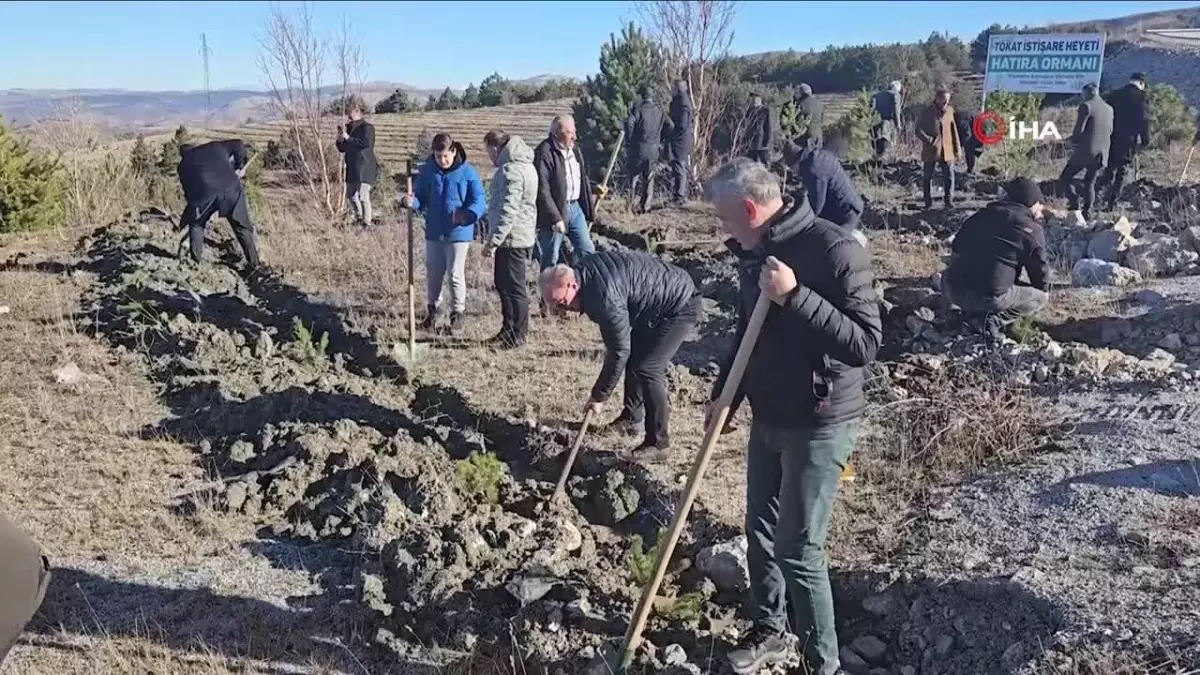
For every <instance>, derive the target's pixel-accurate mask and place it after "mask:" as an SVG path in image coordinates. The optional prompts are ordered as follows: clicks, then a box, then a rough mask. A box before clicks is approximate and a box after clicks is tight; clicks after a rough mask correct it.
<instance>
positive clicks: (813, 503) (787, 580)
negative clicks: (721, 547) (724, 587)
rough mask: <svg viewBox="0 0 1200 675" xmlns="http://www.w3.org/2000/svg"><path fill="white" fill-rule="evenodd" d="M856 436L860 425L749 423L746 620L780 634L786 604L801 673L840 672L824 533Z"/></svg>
mask: <svg viewBox="0 0 1200 675" xmlns="http://www.w3.org/2000/svg"><path fill="white" fill-rule="evenodd" d="M857 432H858V423H857V421H850V422H843V423H841V424H834V425H830V426H822V427H816V428H812V429H781V428H775V427H769V426H767V425H765V424H762V423H761V422H759V421H757V420H755V421H754V422H752V423H751V425H750V447H749V449H748V451H747V453H746V535H747V537H748V538H749V544H750V545H749V550H748V551H747V556H746V557H747V562H748V563H749V567H750V594H751V596H752V598H753V602H752V604H751V606H750V615H751V618H753V619H754V621H755V622H756V623H758V624H759V625H761V626H763V627H764V628H769V629H771V630H772V631H773V632H776V633H783V632H784V631H785V630H786V629H787V625H788V615H787V606H788V604H789V602H788V601H789V600H790V604H791V607H792V617H791V624H792V632H794V633H795V634H796V635H797V636H799V638H800V644H801V651H802V653H803V655H804V660H805V661H806V662H807V664H808V668H809V669H808V670H807V671H805V672H809V673H812V674H813V675H833V674H834V672H835V671H836V670H837V668H838V641H837V633H836V631H835V627H834V623H833V595H832V593H831V592H830V588H829V568H828V561H827V560H826V558H825V533H826V530H827V528H828V527H829V516H830V514H831V513H832V512H833V500H834V497H835V496H836V495H837V491H838V485H839V481H840V476H841V472H842V469H844V468H845V467H846V463H847V462H848V461H849V459H850V453H851V452H852V451H853V449H854V441H855V438H856V437H857ZM789 596H790V597H789Z"/></svg>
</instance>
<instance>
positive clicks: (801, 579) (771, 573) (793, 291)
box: [706, 159, 883, 675]
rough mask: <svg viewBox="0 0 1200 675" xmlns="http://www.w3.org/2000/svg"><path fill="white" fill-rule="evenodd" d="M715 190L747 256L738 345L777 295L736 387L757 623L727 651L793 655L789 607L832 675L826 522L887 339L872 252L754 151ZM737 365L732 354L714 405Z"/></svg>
mask: <svg viewBox="0 0 1200 675" xmlns="http://www.w3.org/2000/svg"><path fill="white" fill-rule="evenodd" d="M706 192H707V194H706V197H707V199H708V201H710V202H712V203H713V205H714V206H715V207H716V211H717V215H718V216H719V217H720V219H721V222H722V224H723V226H724V228H725V231H726V232H728V233H729V234H730V235H732V237H733V238H732V240H731V241H730V242H728V246H729V248H730V249H731V250H732V251H733V252H734V254H735V255H737V257H738V260H739V262H738V276H739V286H740V302H739V311H738V336H737V339H736V340H734V341H733V344H734V345H737V344H739V343H740V342H741V338H742V333H743V332H745V330H746V325H747V323H748V321H749V317H750V314H751V310H752V308H753V307H754V305H755V303H756V302H757V301H758V295H759V293H766V294H767V296H768V297H769V298H770V299H771V301H772V306H771V309H770V312H769V313H768V314H767V318H766V320H765V322H764V323H763V326H762V332H761V333H760V334H759V337H758V341H757V343H756V344H755V347H754V351H753V352H752V353H751V355H750V360H749V362H748V363H747V365H746V371H745V374H744V376H743V378H742V381H741V387H740V389H741V392H742V393H744V394H745V395H746V398H747V399H748V401H749V402H750V409H751V412H752V413H753V422H752V423H751V427H750V445H749V449H748V450H747V460H746V499H747V504H746V534H747V537H748V539H749V551H748V554H747V561H748V563H749V566H750V590H751V596H752V602H753V604H752V606H751V607H750V612H749V614H750V616H751V617H752V618H753V619H754V622H755V627H754V629H753V630H752V631H750V632H749V633H748V634H747V635H746V636H745V637H744V638H743V639H742V640H741V642H739V643H738V646H737V648H736V649H735V650H734V651H732V652H730V654H729V661H730V665H731V666H732V667H733V671H734V672H735V673H739V675H748V674H750V673H757V672H759V669H761V668H765V667H767V666H768V665H770V664H773V663H778V662H780V661H782V660H784V659H786V658H787V657H788V652H789V650H790V647H789V643H788V641H787V640H786V639H785V633H786V631H787V629H788V623H789V617H788V615H787V613H786V608H787V607H789V606H790V607H791V608H792V610H793V616H792V617H790V619H791V630H792V631H793V632H794V633H795V634H796V635H798V636H799V637H800V643H801V644H802V645H803V652H804V654H803V656H804V660H805V661H806V662H807V666H808V669H807V670H805V671H804V672H808V673H813V674H814V675H835V673H840V672H841V671H840V670H839V665H840V664H839V661H838V639H837V634H836V632H835V630H834V621H833V597H832V595H831V593H830V589H829V570H828V566H827V561H826V559H825V532H826V528H827V527H828V525H829V515H830V512H831V511H832V508H833V499H834V496H835V495H836V494H837V489H838V482H839V474H840V473H841V471H842V469H844V468H845V467H846V465H847V462H848V461H849V458H850V453H851V451H852V450H853V449H854V440H855V437H856V433H857V420H858V418H859V417H860V416H861V415H862V412H863V408H864V407H865V405H866V401H865V399H864V397H863V390H862V384H863V369H864V368H865V367H866V366H867V365H868V364H870V363H871V362H872V361H874V360H875V354H876V352H877V351H878V350H879V345H880V343H881V342H882V341H883V329H882V325H881V323H880V319H879V304H878V301H877V300H876V297H875V293H874V291H873V290H872V275H871V260H870V256H869V255H868V253H867V250H866V249H864V248H863V247H862V246H861V245H859V244H858V242H856V241H855V240H854V238H853V236H852V235H851V234H850V233H849V232H847V231H846V230H845V229H844V228H842V227H839V226H837V225H835V224H833V223H831V222H829V221H827V220H824V219H822V218H818V217H817V216H815V215H814V214H813V211H812V208H811V207H810V206H809V205H808V201H807V199H804V198H802V197H798V198H795V199H791V198H789V199H787V200H785V199H784V197H783V195H782V194H781V192H780V188H779V180H778V179H777V178H776V177H775V176H774V175H773V174H772V173H771V172H770V170H768V169H767V167H765V166H763V165H762V164H759V163H757V162H754V161H752V160H749V159H736V160H733V161H732V162H730V163H728V164H726V165H725V166H723V167H721V169H720V170H718V171H717V173H716V174H715V175H714V176H713V178H712V179H711V180H710V182H709V183H708V185H707V187H706ZM732 363H733V353H732V352H731V353H730V354H729V356H728V358H727V359H726V360H725V362H724V364H723V367H722V369H721V375H720V377H719V378H718V380H717V382H716V386H715V387H714V389H713V400H714V401H715V400H716V399H717V397H718V395H719V394H720V392H721V389H722V387H723V386H724V381H725V378H726V376H727V375H728V373H729V370H730V367H731V366H732ZM714 408H715V406H713V405H711V404H710V407H709V415H708V417H709V418H710V419H709V420H707V421H706V422H707V423H706V427H707V426H709V425H710V424H711V417H712V414H713V412H714ZM788 596H790V600H791V601H790V603H789V602H788Z"/></svg>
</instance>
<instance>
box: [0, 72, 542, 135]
mask: <svg viewBox="0 0 1200 675" xmlns="http://www.w3.org/2000/svg"><path fill="white" fill-rule="evenodd" d="M554 77H556V76H553V75H538V76H536V77H532V78H528V79H526V80H519V81H518V82H521V83H528V84H532V85H534V86H538V85H541V84H542V83H544V82H546V81H547V80H550V79H554ZM396 89H403V90H405V91H407V92H409V93H410V94H412V95H414V96H416V97H418V98H419V99H425V98H427V97H428V96H429V95H431V94H433V95H437V94H440V93H441V92H442V91H443V89H444V87H443V88H439V89H420V88H417V87H413V86H411V85H408V84H404V83H402V82H387V81H372V82H367V83H366V84H365V85H364V86H363V98H364V99H365V100H366V102H367V103H368V104H369V105H374V104H375V102H377V101H379V100H380V99H383V98H385V97H386V96H387V95H388V94H391V93H392V92H393V91H395V90H396ZM453 91H454V92H455V93H462V92H461V90H457V89H455V90H453ZM341 93H342V87H341V85H336V86H329V87H325V88H323V94H324V95H325V96H328V97H330V98H332V97H336V96H340V95H341ZM208 97H209V95H207V94H205V92H203V91H130V90H125V89H6V90H0V117H3V118H4V119H5V120H6V121H7V122H10V123H12V124H13V125H15V126H16V127H18V128H21V127H25V126H28V125H30V124H32V123H33V122H34V121H35V120H42V119H52V118H54V117H55V116H56V115H58V114H60V111H62V110H63V109H64V107H65V106H67V105H68V104H69V103H71V102H72V100H74V101H77V102H79V103H81V104H83V105H84V106H86V107H87V109H88V110H90V112H91V114H92V116H93V117H94V118H96V120H97V121H98V122H100V123H102V124H105V125H107V126H109V127H112V128H114V129H123V130H130V129H137V130H140V131H146V132H153V131H161V130H166V129H173V128H174V127H176V126H178V125H180V124H186V125H188V126H191V127H197V128H199V127H202V126H203V125H204V123H205V111H206V109H207V106H208ZM270 104H271V96H270V94H269V93H268V92H267V91H265V90H263V89H261V88H250V87H245V88H227V89H214V90H213V91H212V93H211V106H212V118H211V125H212V126H213V127H219V126H228V125H237V124H243V123H245V122H247V121H264V120H269V119H271V117H272V111H271V105H270Z"/></svg>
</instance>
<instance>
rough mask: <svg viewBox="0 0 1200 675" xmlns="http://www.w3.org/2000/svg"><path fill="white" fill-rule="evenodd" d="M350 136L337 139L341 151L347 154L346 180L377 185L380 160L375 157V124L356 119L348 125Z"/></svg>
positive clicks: (347, 130)
mask: <svg viewBox="0 0 1200 675" xmlns="http://www.w3.org/2000/svg"><path fill="white" fill-rule="evenodd" d="M346 133H347V134H349V135H350V138H347V139H344V140H343V139H341V138H339V139H338V141H337V149H338V151H339V152H343V153H345V154H346V182H347V183H366V184H367V185H375V183H376V182H378V181H379V160H378V159H376V157H375V125H373V124H371V123H370V122H368V121H366V120H355V121H353V122H351V123H349V124H347V125H346Z"/></svg>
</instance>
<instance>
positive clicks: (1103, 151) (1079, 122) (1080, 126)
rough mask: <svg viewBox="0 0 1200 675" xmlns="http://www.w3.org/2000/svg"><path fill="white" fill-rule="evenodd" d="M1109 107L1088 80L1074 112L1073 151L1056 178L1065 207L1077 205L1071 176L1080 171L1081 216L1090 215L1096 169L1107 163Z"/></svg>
mask: <svg viewBox="0 0 1200 675" xmlns="http://www.w3.org/2000/svg"><path fill="white" fill-rule="evenodd" d="M1112 132H1113V109H1112V106H1110V105H1109V104H1108V103H1107V102H1105V100H1104V99H1103V98H1100V93H1099V92H1098V91H1097V89H1096V85H1094V84H1089V85H1086V86H1085V87H1084V88H1083V102H1082V103H1080V104H1079V112H1078V113H1077V114H1076V116H1075V130H1074V131H1073V132H1072V133H1071V145H1073V146H1074V147H1075V151H1074V152H1073V153H1072V154H1071V158H1070V159H1069V160H1067V166H1066V167H1065V168H1063V172H1062V175H1061V176H1059V177H1058V180H1059V181H1060V182H1061V184H1062V188H1063V192H1065V193H1066V195H1067V202H1068V208H1070V209H1071V210H1072V211H1074V210H1076V209H1078V208H1079V194H1078V193H1077V192H1076V191H1075V177H1076V176H1078V175H1079V172H1080V171H1082V172H1084V173H1083V217H1084V218H1085V219H1086V218H1088V217H1090V216H1091V213H1092V203H1093V202H1095V201H1096V179H1097V178H1098V177H1099V175H1100V170H1101V169H1103V168H1104V167H1105V165H1107V164H1108V150H1109V145H1110V143H1111V142H1112Z"/></svg>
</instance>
